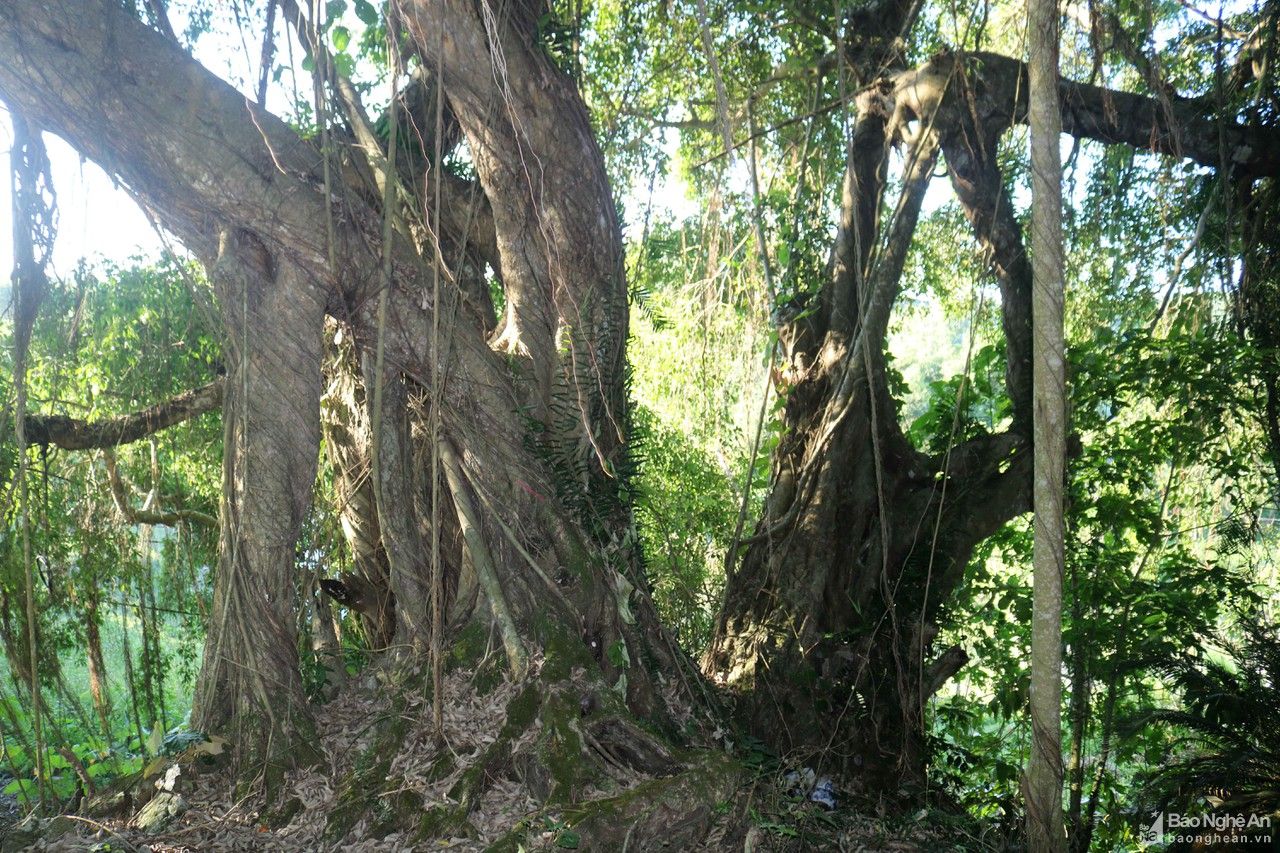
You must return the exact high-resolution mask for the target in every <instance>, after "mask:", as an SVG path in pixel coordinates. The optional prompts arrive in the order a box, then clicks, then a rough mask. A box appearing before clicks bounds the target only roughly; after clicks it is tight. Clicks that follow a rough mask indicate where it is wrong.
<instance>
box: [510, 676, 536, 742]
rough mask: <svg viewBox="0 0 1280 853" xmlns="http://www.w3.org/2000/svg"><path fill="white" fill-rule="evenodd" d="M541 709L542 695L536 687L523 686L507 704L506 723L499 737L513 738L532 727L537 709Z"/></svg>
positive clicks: (531, 685)
mask: <svg viewBox="0 0 1280 853" xmlns="http://www.w3.org/2000/svg"><path fill="white" fill-rule="evenodd" d="M541 707H542V694H541V693H540V692H539V690H538V688H537V686H536V685H533V684H528V685H525V687H524V689H523V690H521V691H520V692H519V693H517V694H516V695H515V696H514V697H513V698H512V699H511V701H510V702H508V703H507V722H506V724H505V725H504V726H503V727H502V734H501V735H500V737H504V738H510V737H515V736H517V735H519V734H520V733H521V732H523V731H524V730H525V729H527V728H529V726H531V725H533V721H534V720H535V719H536V718H537V716H538V709H539V708H541Z"/></svg>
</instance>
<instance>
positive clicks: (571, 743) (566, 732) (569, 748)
mask: <svg viewBox="0 0 1280 853" xmlns="http://www.w3.org/2000/svg"><path fill="white" fill-rule="evenodd" d="M580 715H581V710H580V709H579V707H578V704H577V703H576V702H570V701H569V700H568V699H566V698H565V697H564V696H560V695H553V696H551V697H550V698H548V700H547V701H546V702H545V703H544V704H543V709H542V731H541V733H540V734H539V735H538V744H537V750H538V755H539V757H540V758H541V759H542V763H543V766H545V767H546V768H547V771H548V772H549V773H550V775H551V793H550V794H549V795H548V796H547V802H548V803H564V802H572V801H573V799H574V798H575V796H576V795H577V792H578V791H580V790H581V789H582V787H583V786H584V785H585V784H586V783H587V782H588V781H590V779H591V778H592V777H593V776H594V768H593V767H592V766H591V764H590V762H588V761H587V760H586V758H585V757H584V756H583V754H582V735H581V734H580V733H579V731H578V726H577V720H578V718H579V716H580Z"/></svg>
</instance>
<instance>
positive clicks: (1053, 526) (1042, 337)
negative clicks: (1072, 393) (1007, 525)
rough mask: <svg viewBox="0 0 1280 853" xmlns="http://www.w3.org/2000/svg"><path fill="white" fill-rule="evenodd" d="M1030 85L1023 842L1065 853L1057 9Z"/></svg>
mask: <svg viewBox="0 0 1280 853" xmlns="http://www.w3.org/2000/svg"><path fill="white" fill-rule="evenodd" d="M1027 11H1028V15H1027V17H1028V23H1027V29H1028V31H1029V32H1030V39H1029V41H1030V54H1031V61H1030V63H1029V68H1030V78H1031V92H1030V104H1031V110H1030V111H1031V206H1032V211H1031V213H1032V219H1031V257H1032V263H1033V274H1032V278H1033V282H1034V289H1033V294H1032V307H1031V314H1032V327H1033V331H1032V340H1033V345H1032V367H1033V383H1034V403H1035V415H1034V431H1035V487H1034V494H1035V498H1034V502H1035V534H1034V540H1035V544H1034V556H1033V583H1032V610H1031V691H1030V697H1031V699H1030V702H1031V708H1030V717H1031V757H1030V759H1029V761H1028V763H1027V775H1026V788H1025V789H1024V792H1023V795H1024V797H1025V799H1026V804H1027V839H1028V842H1029V843H1030V845H1031V849H1033V850H1045V851H1050V853H1056V851H1065V850H1066V849H1067V846H1066V835H1065V834H1064V831H1063V817H1062V574H1063V555H1064V552H1065V537H1066V526H1065V521H1064V515H1063V512H1064V502H1065V497H1066V465H1067V441H1066V435H1067V432H1066V427H1067V424H1066V420H1067V366H1066V345H1065V342H1064V339H1063V325H1062V306H1063V290H1064V281H1065V280H1064V276H1063V264H1062V154H1061V152H1060V150H1059V146H1060V145H1061V140H1062V114H1061V110H1060V108H1059V106H1058V4H1057V0H1028V3H1027Z"/></svg>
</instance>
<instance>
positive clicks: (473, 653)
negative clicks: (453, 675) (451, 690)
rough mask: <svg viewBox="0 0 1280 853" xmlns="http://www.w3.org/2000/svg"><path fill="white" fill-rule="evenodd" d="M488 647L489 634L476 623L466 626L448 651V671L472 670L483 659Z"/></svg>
mask: <svg viewBox="0 0 1280 853" xmlns="http://www.w3.org/2000/svg"><path fill="white" fill-rule="evenodd" d="M488 645H489V632H488V630H486V629H485V626H483V625H481V624H480V623H479V622H478V621H473V622H470V623H468V624H467V626H466V627H465V628H463V629H462V630H461V631H460V632H458V638H457V639H456V640H454V643H453V646H451V647H450V649H449V670H450V671H452V670H454V669H464V668H465V669H473V668H475V666H476V665H477V664H478V663H480V661H481V660H483V659H484V652H485V649H486V648H488Z"/></svg>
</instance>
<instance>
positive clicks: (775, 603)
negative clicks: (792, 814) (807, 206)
mask: <svg viewBox="0 0 1280 853" xmlns="http://www.w3.org/2000/svg"><path fill="white" fill-rule="evenodd" d="M919 10H920V6H919V5H918V4H915V3H911V2H899V0H882V2H877V3H869V4H865V5H860V6H858V7H857V8H856V9H855V10H853V11H851V12H848V13H847V15H846V16H844V17H840V18H839V19H831V18H830V17H828V18H826V19H824V18H823V16H822V15H821V14H809V13H806V12H805V11H803V10H801V9H799V8H797V10H796V11H794V16H795V18H796V26H797V27H808V28H816V29H817V30H819V31H820V32H823V33H825V42H826V43H827V44H830V45H835V46H837V50H836V51H831V52H829V53H827V54H825V55H820V56H819V57H818V58H817V59H816V61H813V62H807V63H800V65H801V68H800V69H799V72H797V68H796V63H797V61H798V60H793V61H792V62H791V63H790V64H787V65H783V66H781V67H780V68H779V69H778V70H775V71H773V72H771V73H770V75H769V76H768V77H766V78H762V79H755V80H753V81H751V84H750V85H755V86H757V87H765V86H767V85H770V84H772V83H776V81H777V80H778V79H779V78H780V77H783V78H785V76H786V75H793V76H795V77H799V78H800V79H806V78H805V77H804V76H803V74H804V73H805V72H807V74H808V78H809V79H812V78H814V77H818V76H820V75H821V74H824V73H825V74H834V73H838V74H839V75H840V79H841V81H842V83H841V85H842V89H841V92H842V93H844V92H847V93H848V95H847V96H845V97H846V98H847V99H849V100H853V101H854V110H853V112H854V115H853V117H852V130H851V133H850V135H849V141H848V144H847V149H846V155H847V157H846V168H845V170H844V179H843V187H842V190H841V193H840V201H841V205H840V218H839V222H838V223H837V226H838V227H837V229H836V235H835V242H834V246H833V248H832V250H831V262H830V264H829V266H828V269H829V275H828V276H827V278H825V279H824V280H823V281H822V282H821V283H820V287H817V288H811V289H810V291H809V292H810V294H811V295H810V296H809V297H808V298H807V299H805V298H803V297H802V298H801V299H799V300H797V302H798V303H799V310H792V311H790V312H787V313H789V315H790V317H791V318H792V319H790V320H789V321H787V322H784V323H783V325H782V326H781V328H780V330H779V337H780V340H781V342H782V345H783V351H782V358H781V361H782V366H781V370H780V371H779V375H780V378H781V385H782V387H781V389H780V390H781V393H782V394H783V395H784V397H785V409H784V412H783V420H784V431H783V434H782V439H781V441H780V442H779V444H778V446H777V449H776V450H775V452H774V454H773V460H772V480H771V484H770V487H769V492H768V495H767V497H766V499H765V504H764V511H763V515H762V517H761V519H760V520H759V523H758V524H757V526H756V528H755V531H754V533H752V534H751V535H750V536H749V537H747V538H746V539H744V542H745V545H746V548H745V551H744V553H743V554H742V555H741V558H740V561H739V562H738V564H737V566H736V569H735V570H733V571H732V572H731V574H730V576H729V578H728V589H727V593H726V601H725V606H724V609H723V611H722V613H721V614H720V620H719V624H718V629H717V633H716V637H715V640H714V642H713V646H712V648H711V650H710V652H709V654H708V656H707V659H706V665H707V668H708V669H709V671H710V672H711V673H712V674H713V675H715V676H716V677H717V678H718V679H720V680H721V681H723V682H725V683H728V684H729V685H731V686H734V687H736V688H737V689H738V691H739V692H740V693H741V697H740V708H741V711H742V714H743V716H744V718H745V719H747V720H748V721H749V722H750V723H751V724H752V725H753V726H754V727H755V728H756V730H757V731H759V732H761V733H762V734H763V735H764V736H766V737H767V738H768V740H769V742H770V743H772V744H773V745H774V746H775V748H776V749H777V750H778V751H779V752H780V753H786V752H794V753H795V754H797V755H809V756H814V757H815V760H817V761H819V762H822V763H824V764H825V766H827V767H832V768H836V769H839V770H843V771H846V772H848V773H850V774H851V775H853V776H855V777H859V778H861V779H862V780H863V781H864V782H865V783H866V784H867V786H868V789H869V790H871V791H873V792H889V793H890V794H892V793H893V792H901V793H905V794H907V795H910V794H911V793H912V792H915V791H919V790H920V786H921V785H922V783H923V782H924V781H925V780H924V771H925V763H926V758H927V755H926V743H925V733H924V723H923V718H924V708H925V705H926V703H927V702H928V700H929V698H930V696H932V695H933V694H934V693H935V692H936V691H937V690H938V689H939V688H940V687H941V686H942V685H943V684H944V683H945V682H946V680H947V679H948V678H949V677H951V676H952V675H954V674H955V673H956V672H957V671H958V670H959V669H960V668H961V667H962V666H964V664H965V663H966V661H967V654H966V652H965V650H964V649H962V648H960V647H959V646H955V647H951V648H947V649H938V648H934V642H933V641H934V639H935V637H936V636H937V635H938V633H939V630H940V627H941V626H940V624H939V623H940V615H941V614H943V613H944V612H945V607H946V605H947V602H948V600H949V599H950V598H951V596H952V595H953V593H954V592H955V590H956V589H957V588H958V586H959V585H960V584H961V583H962V581H963V578H964V573H965V569H966V566H967V564H968V562H969V560H970V557H971V555H972V554H973V552H974V548H975V546H976V545H977V544H978V543H979V542H981V541H982V540H983V539H984V538H986V537H988V536H990V535H991V534H993V533H994V532H995V531H997V530H998V529H999V528H1000V527H1001V526H1003V525H1004V524H1005V523H1006V522H1008V521H1009V520H1010V519H1012V518H1014V517H1015V516H1017V515H1019V514H1021V513H1023V512H1026V511H1028V510H1030V509H1031V493H1032V489H1031V484H1032V479H1031V468H1032V455H1033V454H1032V369H1031V367H1032V365H1031V351H1032V347H1031V295H1032V286H1031V285H1032V272H1031V264H1030V259H1029V256H1028V253H1027V251H1026V248H1025V243H1024V238H1023V227H1022V225H1021V222H1020V220H1019V217H1018V211H1017V209H1016V208H1015V205H1014V200H1013V197H1012V190H1013V186H1014V184H1013V178H1012V176H1010V175H1007V174H1005V173H1004V171H1003V169H1002V163H1004V162H1007V161H1005V160H1004V159H1003V158H1002V157H1001V156H998V155H1000V145H1001V142H1002V139H1003V138H1004V136H1005V135H1006V133H1007V132H1008V131H1009V130H1010V129H1011V128H1013V127H1014V126H1016V125H1021V124H1025V123H1026V121H1027V118H1028V104H1027V92H1028V76H1027V68H1026V65H1025V63H1024V62H1023V61H1021V59H1019V58H1015V57H1010V56H1005V55H999V54H996V53H992V52H985V51H977V52H961V51H952V50H944V51H942V52H939V53H937V54H935V55H934V56H933V57H932V58H931V59H929V60H928V61H927V62H925V63H924V64H922V65H916V66H913V65H912V64H911V63H910V62H909V61H908V52H909V51H910V50H911V48H912V46H913V43H914V39H913V35H912V34H913V31H914V30H915V29H916V28H917V27H918V24H917V21H916V15H917V14H918V13H919ZM1121 35H1123V33H1121V34H1120V35H1117V36H1115V37H1114V42H1113V43H1116V44H1121V43H1123V44H1125V45H1127V46H1129V47H1132V43H1131V42H1121V41H1120V37H1121ZM1128 56H1131V57H1132V61H1133V62H1134V63H1142V61H1143V57H1144V56H1145V54H1143V53H1142V52H1141V51H1132V52H1131V53H1130V54H1128ZM1121 59H1122V61H1128V60H1127V56H1126V55H1125V54H1122V55H1121ZM1243 60H1244V61H1248V57H1247V56H1245V57H1243ZM1098 61H1099V62H1101V58H1099V60H1098ZM1141 67H1143V68H1144V69H1145V70H1146V71H1148V72H1149V73H1152V74H1154V73H1155V72H1153V71H1151V66H1150V63H1149V62H1148V63H1146V64H1143V65H1142V66H1141ZM832 69H838V72H835V71H832ZM1151 79H1152V80H1153V81H1155V82H1153V83H1152V84H1151V85H1152V86H1156V87H1157V88H1156V91H1155V92H1153V93H1152V94H1141V93H1136V92H1127V91H1119V90H1115V89H1108V88H1104V87H1101V86H1097V85H1090V84H1085V83H1077V82H1073V81H1070V80H1065V79H1064V80H1063V81H1061V83H1060V84H1059V87H1058V95H1059V102H1060V104H1061V122H1062V128H1063V130H1064V131H1065V132H1066V133H1067V134H1069V135H1071V136H1073V137H1075V138H1076V139H1077V140H1079V141H1090V140H1091V141H1094V142H1098V143H1103V144H1105V145H1123V146H1129V147H1131V148H1134V149H1138V150H1139V151H1143V152H1149V153H1154V154H1159V155H1166V156H1168V157H1172V158H1184V159H1186V160H1190V161H1192V162H1194V163H1196V164H1199V165H1201V166H1205V167H1208V168H1210V169H1214V170H1219V171H1220V172H1221V173H1222V177H1223V178H1224V179H1226V180H1229V181H1232V182H1236V183H1238V184H1239V185H1243V186H1253V185H1254V184H1255V183H1256V182H1259V181H1260V180H1261V181H1263V183H1264V185H1269V184H1270V182H1271V181H1272V180H1273V176H1274V175H1275V174H1276V172H1277V169H1280V134H1277V132H1276V131H1275V129H1274V128H1273V127H1271V126H1270V125H1269V124H1268V123H1267V122H1266V121H1264V120H1262V119H1261V118H1259V119H1257V120H1256V121H1252V122H1245V121H1240V120H1238V118H1237V117H1236V116H1235V115H1233V114H1232V112H1231V107H1230V106H1229V103H1230V100H1229V99H1227V98H1226V97H1225V96H1220V97H1218V98H1214V97H1207V96H1201V97H1195V98H1183V97H1180V96H1178V95H1177V93H1176V92H1175V91H1173V90H1172V88H1171V87H1169V86H1167V85H1165V84H1163V83H1161V82H1160V81H1159V78H1158V76H1157V77H1153V78H1151ZM1157 84H1159V85H1158V86H1157ZM760 91H761V88H757V89H755V92H756V93H758V92H760ZM756 96H757V95H755V94H753V95H752V96H751V97H756ZM1235 97H1236V98H1237V101H1236V102H1238V99H1239V98H1240V97H1242V93H1239V92H1237V93H1235ZM813 102H817V98H816V97H815V98H814V99H813ZM1255 115H1256V114H1255ZM895 149H898V150H901V151H903V152H904V156H903V158H902V161H901V162H902V163H903V164H904V165H903V166H902V167H901V168H902V171H901V174H900V175H897V176H895V177H896V178H897V180H896V181H891V180H890V176H889V168H890V164H891V162H892V158H891V156H890V155H891V152H892V151H893V150H895ZM939 154H940V157H939ZM935 160H937V161H938V163H940V164H941V165H942V166H944V167H945V175H946V176H947V178H949V182H950V185H951V189H952V191H953V192H954V196H955V198H956V199H957V200H958V202H959V204H960V206H961V208H962V210H963V212H964V215H965V217H966V218H967V219H968V221H969V223H970V225H971V226H972V230H973V237H974V239H975V240H976V242H977V244H978V246H979V247H980V248H981V250H982V251H983V253H984V255H985V257H986V258H987V259H988V261H989V263H990V269H991V273H992V274H993V276H994V278H995V279H996V281H997V282H998V284H999V288H1000V296H1001V305H1000V311H1001V316H1002V328H1003V338H1004V340H1003V347H1004V354H1005V357H1006V371H1005V383H1004V384H1005V392H1006V394H1007V397H1008V399H1009V401H1010V406H1011V417H1010V418H1009V419H1008V421H1007V425H1006V426H1005V427H1004V428H1003V429H999V430H997V431H993V432H989V433H988V432H985V431H984V432H983V434H981V435H978V436H977V437H973V438H969V439H967V440H955V441H949V442H944V444H945V447H946V449H945V450H944V451H942V452H933V453H931V452H926V450H925V449H923V448H921V447H920V446H918V445H917V444H914V443H913V442H912V440H911V439H910V437H909V436H908V434H907V433H906V431H905V430H904V428H903V424H902V421H901V419H900V417H899V410H898V402H897V400H896V399H895V397H894V395H893V392H892V383H891V371H890V370H888V369H887V364H886V337H887V331H888V329H889V318H890V314H891V312H892V311H893V310H894V307H895V304H896V303H897V301H898V299H899V296H900V294H901V292H902V287H903V282H902V277H903V269H904V263H905V261H906V259H907V253H908V248H909V246H910V244H911V241H912V237H913V233H914V231H915V228H916V225H917V220H918V216H919V213H920V208H921V201H922V198H923V197H924V193H925V191H926V187H927V186H928V184H929V182H930V181H931V180H932V179H933V178H934V177H935V174H936V170H935ZM1264 179H1265V180H1264ZM895 188H899V189H895ZM1251 212H1252V213H1253V215H1256V216H1259V217H1260V218H1263V219H1268V220H1269V219H1273V218H1274V211H1268V210H1266V209H1265V208H1258V207H1257V206H1256V205H1255V207H1254V208H1251ZM962 393H964V392H963V391H962ZM964 408H965V404H964V402H963V401H957V404H956V409H957V413H958V412H959V411H962V410H963V409H964ZM958 416H959V415H958V414H957V417H958ZM953 433H954V426H953ZM953 437H954V435H953Z"/></svg>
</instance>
